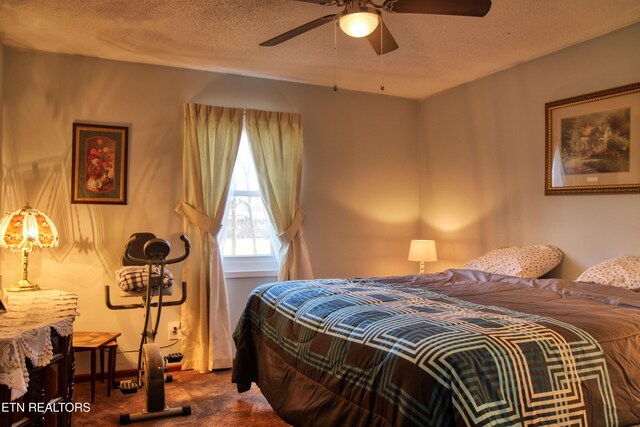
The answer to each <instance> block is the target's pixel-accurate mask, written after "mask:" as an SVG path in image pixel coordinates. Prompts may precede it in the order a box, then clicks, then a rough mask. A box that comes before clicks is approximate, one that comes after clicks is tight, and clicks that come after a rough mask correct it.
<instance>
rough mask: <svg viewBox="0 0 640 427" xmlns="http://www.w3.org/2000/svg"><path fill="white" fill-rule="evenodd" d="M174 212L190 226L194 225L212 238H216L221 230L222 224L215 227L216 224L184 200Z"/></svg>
mask: <svg viewBox="0 0 640 427" xmlns="http://www.w3.org/2000/svg"><path fill="white" fill-rule="evenodd" d="M175 211H176V212H178V213H179V214H180V215H182V216H183V217H185V218H186V219H187V221H189V222H190V223H191V224H193V225H195V226H196V227H198V228H200V229H201V230H204V231H208V232H209V233H211V235H212V236H217V235H218V232H220V229H221V228H222V224H217V225H216V223H215V222H214V221H213V220H212V219H211V218H209V217H208V216H207V215H205V214H203V213H202V212H200V211H199V210H197V209H195V208H194V207H192V206H191V205H190V204H188V203H187V202H185V201H184V200H183V201H182V202H180V203H178V206H176V209H175Z"/></svg>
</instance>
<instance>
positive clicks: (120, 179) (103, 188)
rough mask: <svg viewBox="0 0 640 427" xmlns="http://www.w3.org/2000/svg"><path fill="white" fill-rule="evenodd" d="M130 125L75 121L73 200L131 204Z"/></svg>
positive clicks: (72, 175) (72, 176) (75, 201)
mask: <svg viewBox="0 0 640 427" xmlns="http://www.w3.org/2000/svg"><path fill="white" fill-rule="evenodd" d="M128 136H129V128H127V127H123V126H107V125H97V124H89V123H74V124H73V152H72V155H73V159H72V171H71V203H103V204H120V205H126V204H127V152H128Z"/></svg>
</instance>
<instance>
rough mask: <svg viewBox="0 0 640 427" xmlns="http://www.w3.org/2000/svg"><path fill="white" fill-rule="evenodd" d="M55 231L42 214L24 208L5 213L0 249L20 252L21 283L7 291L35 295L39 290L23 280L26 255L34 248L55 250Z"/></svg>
mask: <svg viewBox="0 0 640 427" xmlns="http://www.w3.org/2000/svg"><path fill="white" fill-rule="evenodd" d="M58 240H59V239H58V231H57V230H56V226H55V225H54V224H53V221H51V218H49V217H48V216H47V215H46V214H45V213H43V212H40V211H39V210H37V209H33V208H32V207H31V206H29V203H28V202H27V205H26V206H25V207H24V208H22V209H18V210H17V211H15V212H9V213H7V214H6V215H5V216H4V217H3V218H2V221H0V247H3V248H9V249H11V250H12V251H16V252H18V251H20V252H22V279H20V280H19V281H18V283H16V284H14V285H13V286H11V287H9V288H8V289H7V290H8V291H35V290H38V289H40V287H39V286H38V285H36V284H35V283H31V282H29V280H28V279H27V265H28V264H29V252H31V251H32V250H33V248H35V247H39V248H51V247H54V246H58Z"/></svg>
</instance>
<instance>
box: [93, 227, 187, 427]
mask: <svg viewBox="0 0 640 427" xmlns="http://www.w3.org/2000/svg"><path fill="white" fill-rule="evenodd" d="M180 239H181V240H182V242H183V244H184V253H183V255H181V256H179V257H178V258H173V259H167V256H168V255H169V252H170V251H171V246H170V245H169V242H167V241H166V240H163V239H158V238H156V236H155V235H154V234H152V233H134V234H133V235H132V236H131V238H130V239H129V241H128V242H127V244H126V246H125V249H124V252H123V254H122V265H123V266H136V265H137V266H143V265H146V266H147V273H148V276H146V277H148V283H147V284H146V289H145V290H144V291H143V292H137V293H133V294H134V295H132V294H131V293H128V292H124V294H123V295H125V296H141V297H142V302H141V303H139V304H119V305H116V304H112V303H111V299H110V292H109V286H108V285H107V286H106V288H105V291H106V295H105V299H106V304H107V307H108V308H109V309H111V310H129V309H134V308H144V309H145V314H144V328H143V330H142V339H141V341H140V349H139V352H138V376H137V378H135V377H134V378H131V379H129V380H124V381H119V382H115V383H114V388H116V389H120V391H121V392H122V393H124V394H129V393H137V391H138V390H139V389H141V388H144V392H145V394H146V401H145V403H146V407H145V410H144V411H143V412H139V413H133V414H122V415H120V424H129V423H132V422H137V421H144V420H149V419H157V418H165V417H173V416H178V415H189V414H191V406H189V405H186V406H180V407H174V408H170V407H168V406H166V404H165V390H164V385H165V382H171V381H172V377H171V376H170V375H168V376H167V377H166V378H165V375H164V374H165V371H166V363H167V362H169V363H175V362H180V361H181V360H182V356H183V355H182V354H181V353H172V354H170V355H169V356H167V357H164V358H163V357H162V353H161V352H160V346H159V345H158V344H156V343H155V342H154V340H155V337H156V334H157V333H158V326H159V324H160V314H161V312H162V307H167V306H176V305H181V304H182V303H184V302H185V301H186V299H187V287H186V283H185V282H182V297H181V298H180V300H175V301H163V295H165V294H170V292H169V290H170V289H171V288H165V287H164V286H163V280H164V279H165V266H166V265H169V264H175V263H178V262H181V261H184V260H185V259H186V258H187V257H188V256H189V251H190V249H191V244H190V242H189V239H188V238H187V237H186V236H184V235H182V236H180ZM137 277H141V275H138V276H137ZM152 308H155V315H154V313H152V311H153V310H152Z"/></svg>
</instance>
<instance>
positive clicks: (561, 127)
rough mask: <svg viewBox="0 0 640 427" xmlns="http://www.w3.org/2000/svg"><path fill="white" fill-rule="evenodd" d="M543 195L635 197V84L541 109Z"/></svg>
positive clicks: (639, 145)
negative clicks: (543, 135)
mask: <svg viewBox="0 0 640 427" xmlns="http://www.w3.org/2000/svg"><path fill="white" fill-rule="evenodd" d="M545 125H546V138H545V139H546V154H545V194H547V195H554V194H598V193H602V194H604V193H609V194H612V193H638V192H640V83H634V84H630V85H626V86H621V87H616V88H613V89H608V90H603V91H600V92H594V93H590V94H587V95H581V96H576V97H573V98H567V99H562V100H559V101H554V102H548V103H546V104H545Z"/></svg>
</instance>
